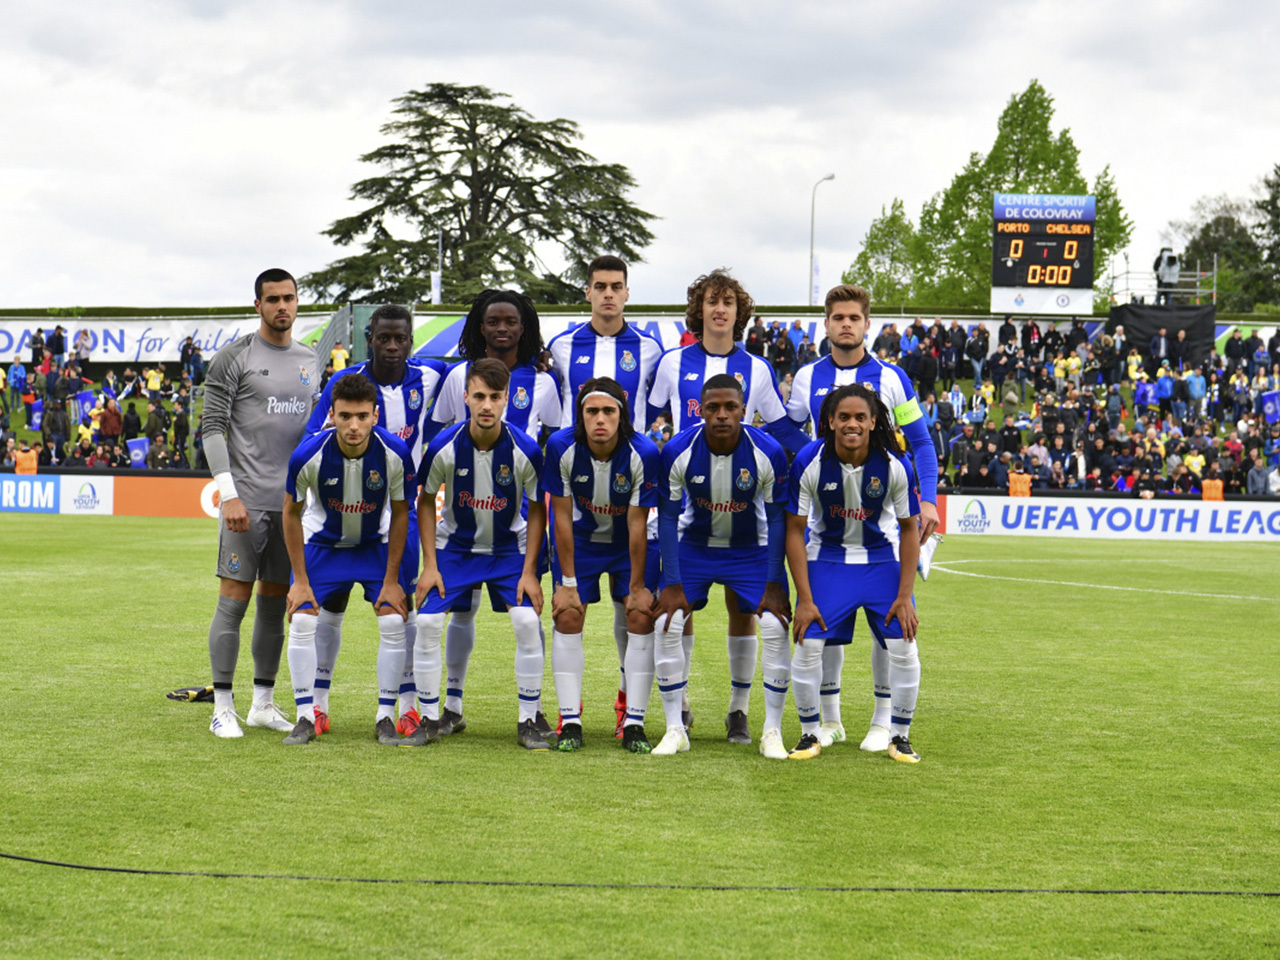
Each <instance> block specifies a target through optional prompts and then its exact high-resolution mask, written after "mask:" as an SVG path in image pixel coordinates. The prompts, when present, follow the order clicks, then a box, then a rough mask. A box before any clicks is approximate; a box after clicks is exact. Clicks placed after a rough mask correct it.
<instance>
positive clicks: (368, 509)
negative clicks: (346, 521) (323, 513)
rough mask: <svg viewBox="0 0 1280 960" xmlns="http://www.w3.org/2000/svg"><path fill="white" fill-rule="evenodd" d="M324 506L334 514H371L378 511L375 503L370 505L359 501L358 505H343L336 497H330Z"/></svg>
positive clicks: (364, 501)
mask: <svg viewBox="0 0 1280 960" xmlns="http://www.w3.org/2000/svg"><path fill="white" fill-rule="evenodd" d="M325 504H326V505H327V506H328V507H329V509H330V510H332V511H333V512H334V513H373V511H375V510H377V509H378V505H377V504H376V503H370V502H369V501H368V500H361V501H360V502H359V503H343V502H342V501H341V500H339V499H338V498H337V497H330V498H329V499H328V500H326V501H325Z"/></svg>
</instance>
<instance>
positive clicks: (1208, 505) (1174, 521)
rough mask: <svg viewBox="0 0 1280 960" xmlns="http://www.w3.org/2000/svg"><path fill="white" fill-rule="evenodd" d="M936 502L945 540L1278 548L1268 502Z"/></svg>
mask: <svg viewBox="0 0 1280 960" xmlns="http://www.w3.org/2000/svg"><path fill="white" fill-rule="evenodd" d="M938 500H939V504H938V512H939V514H940V515H942V517H943V524H942V525H943V531H942V532H944V533H946V534H948V535H951V534H966V535H986V536H989V535H997V534H998V535H1003V536H1020V537H1072V538H1075V539H1099V540H1217V541H1237V542H1246V541H1248V542H1255V543H1257V542H1262V543H1280V503H1268V502H1266V501H1258V500H1254V501H1229V502H1228V501H1218V502H1214V501H1209V502H1205V501H1195V500H1189V501H1188V500H1161V499H1160V498H1159V497H1156V498H1154V499H1151V500H1142V499H1139V498H1136V497H1133V498H1130V497H1123V498H1122V497H1099V498H1098V499H1096V500H1095V499H1092V498H1089V497H991V496H966V495H964V494H948V495H944V496H940V497H939V498H938Z"/></svg>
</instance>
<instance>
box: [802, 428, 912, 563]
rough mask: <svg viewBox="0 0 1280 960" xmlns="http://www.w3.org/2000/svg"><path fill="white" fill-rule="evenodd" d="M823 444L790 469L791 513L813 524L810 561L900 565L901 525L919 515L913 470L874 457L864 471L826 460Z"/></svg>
mask: <svg viewBox="0 0 1280 960" xmlns="http://www.w3.org/2000/svg"><path fill="white" fill-rule="evenodd" d="M824 445H825V444H824V441H821V440H815V441H814V442H813V443H811V444H809V446H807V447H805V448H804V450H802V451H801V452H800V455H799V456H797V457H796V460H795V463H793V464H792V465H791V491H790V498H789V499H788V502H787V510H788V511H789V512H790V513H794V514H795V515H796V516H798V517H806V518H807V519H808V521H809V544H808V547H807V551H808V556H809V559H810V560H827V561H831V562H833V563H853V564H858V563H888V562H889V561H890V560H897V559H898V521H899V520H901V519H905V518H906V517H912V516H916V515H917V514H919V513H920V501H919V499H918V498H917V497H916V494H915V490H914V489H913V488H914V483H913V482H912V476H911V467H910V466H909V465H908V464H907V463H906V462H905V461H904V460H901V459H899V458H898V457H895V456H892V455H886V454H883V453H879V452H877V451H874V450H873V451H872V452H871V454H870V455H869V456H868V457H867V461H866V463H864V464H863V465H862V466H860V467H855V466H853V465H852V464H848V463H845V462H844V461H842V460H841V459H840V458H839V457H836V456H825V457H824V456H823V455H822V448H823V446H824Z"/></svg>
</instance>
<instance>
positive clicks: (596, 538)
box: [542, 427, 659, 550]
mask: <svg viewBox="0 0 1280 960" xmlns="http://www.w3.org/2000/svg"><path fill="white" fill-rule="evenodd" d="M658 464H659V454H658V448H657V447H656V446H655V445H654V444H653V442H652V441H651V440H649V439H648V438H647V437H642V436H641V435H640V434H638V433H637V434H634V435H633V436H632V437H631V441H630V443H626V444H621V443H620V444H618V447H617V449H616V450H615V451H614V453H613V456H612V457H610V458H609V459H608V460H597V459H596V458H595V457H594V456H592V454H591V449H590V447H588V446H587V445H586V444H585V443H578V442H577V441H576V440H575V439H574V436H573V427H566V428H565V429H563V430H557V431H556V432H555V433H553V434H552V435H551V436H550V437H549V438H548V439H547V462H546V466H545V467H543V469H542V489H543V490H544V491H546V492H547V493H549V494H550V495H551V496H553V497H569V498H570V500H572V502H573V539H574V541H575V542H577V543H588V542H589V543H607V544H613V546H615V547H617V548H619V549H621V550H625V549H627V542H628V541H627V508H628V507H645V508H646V509H647V508H650V507H656V506H657V505H658Z"/></svg>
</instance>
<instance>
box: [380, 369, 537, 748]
mask: <svg viewBox="0 0 1280 960" xmlns="http://www.w3.org/2000/svg"><path fill="white" fill-rule="evenodd" d="M510 380H511V376H510V373H509V372H508V371H507V367H506V364H504V363H502V362H501V361H500V360H494V359H490V358H485V359H483V360H477V361H476V362H475V363H473V364H472V365H471V369H470V370H469V371H468V372H467V392H466V404H467V409H468V411H469V412H470V414H471V416H470V419H468V420H466V421H464V422H463V423H459V424H456V425H455V426H453V427H451V428H450V429H449V430H447V431H445V432H444V433H442V434H440V435H439V436H438V437H436V439H435V440H433V441H432V443H431V446H430V447H428V449H427V454H426V457H425V459H424V460H423V467H422V470H423V481H422V492H421V495H420V496H419V498H418V514H419V516H420V518H421V521H420V523H421V526H420V537H421V540H422V557H423V563H422V575H421V576H420V577H419V578H418V590H417V595H416V602H417V604H418V607H419V611H418V613H419V617H418V643H417V647H416V649H415V650H414V676H415V678H416V680H417V687H418V701H419V703H420V704H421V709H422V714H423V721H422V726H420V727H419V728H418V730H416V731H415V732H414V733H413V734H412V735H411V736H409V737H408V738H406V741H405V742H406V743H412V744H415V745H418V744H423V743H427V742H429V741H430V739H431V735H432V733H433V732H436V731H433V730H432V728H431V725H430V724H429V723H428V721H429V720H432V721H433V720H437V719H439V703H440V638H441V636H442V635H443V633H444V624H445V614H446V613H447V612H448V611H450V610H452V609H454V608H455V607H456V606H457V605H458V604H459V602H466V600H467V599H469V598H470V597H471V594H472V591H474V590H475V589H476V588H478V587H481V586H484V585H486V584H487V585H488V586H489V589H490V592H491V594H493V595H496V597H497V599H498V600H499V601H500V602H501V603H503V604H505V605H506V608H507V613H508V614H509V615H510V617H511V625H512V627H513V628H514V629H515V635H516V671H515V672H516V692H517V696H518V699H519V721H518V724H517V728H516V736H517V741H518V742H519V744H520V745H521V746H522V747H525V748H526V749H529V750H547V749H549V748H550V746H551V745H550V744H549V743H548V742H547V740H546V738H545V737H544V736H543V734H542V732H541V731H539V729H538V726H537V712H538V702H539V700H540V699H541V697H542V671H543V666H544V663H545V659H544V654H543V650H542V640H541V632H540V627H539V618H540V616H541V613H542V586H541V584H540V583H539V577H538V559H539V555H540V553H541V546H542V540H543V536H544V535H545V533H546V525H547V511H546V507H545V505H544V504H543V502H542V497H541V495H540V494H539V492H538V476H539V474H540V473H541V471H542V451H540V450H539V449H538V445H537V444H536V443H534V442H533V440H531V439H530V438H529V437H528V435H527V434H525V433H524V432H523V431H520V430H512V429H511V428H510V427H509V426H507V425H506V424H505V423H503V422H502V414H503V412H504V411H505V410H506V406H507V385H508V383H509V382H510ZM442 485H443V486H444V488H445V502H444V515H443V516H442V517H441V519H440V522H439V524H437V523H436V522H435V520H436V492H437V491H438V490H439V489H440V487H441V486H442ZM526 515H527V520H526Z"/></svg>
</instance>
